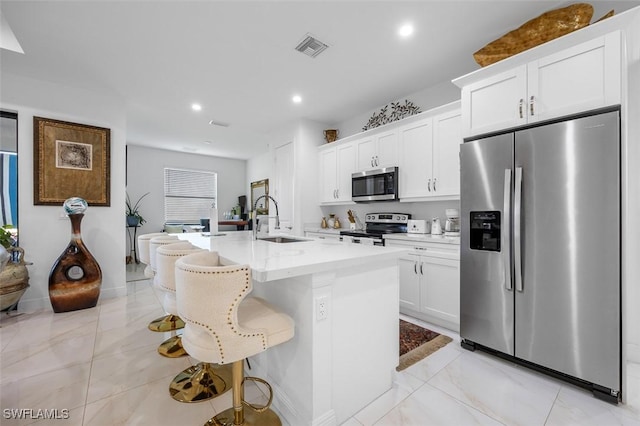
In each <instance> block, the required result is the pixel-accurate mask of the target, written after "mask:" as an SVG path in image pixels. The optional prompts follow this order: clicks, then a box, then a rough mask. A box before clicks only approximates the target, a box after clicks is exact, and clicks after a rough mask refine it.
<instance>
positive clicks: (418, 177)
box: [398, 117, 433, 199]
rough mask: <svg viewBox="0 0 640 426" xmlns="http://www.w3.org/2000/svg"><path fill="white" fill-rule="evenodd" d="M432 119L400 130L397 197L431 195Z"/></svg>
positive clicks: (429, 118) (428, 118)
mask: <svg viewBox="0 0 640 426" xmlns="http://www.w3.org/2000/svg"><path fill="white" fill-rule="evenodd" d="M432 159H433V119H432V118H431V117H427V118H425V119H423V120H420V121H417V122H415V123H411V124H409V125H407V126H403V127H401V128H400V167H399V169H398V173H399V177H398V186H399V188H398V190H399V196H400V198H401V199H403V198H411V197H425V196H429V195H430V194H431V179H432V176H433V165H432V164H433V161H432Z"/></svg>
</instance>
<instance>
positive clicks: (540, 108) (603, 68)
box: [462, 31, 621, 137]
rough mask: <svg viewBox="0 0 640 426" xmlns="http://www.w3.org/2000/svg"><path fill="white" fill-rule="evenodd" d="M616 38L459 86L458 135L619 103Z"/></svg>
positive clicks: (608, 37)
mask: <svg viewBox="0 0 640 426" xmlns="http://www.w3.org/2000/svg"><path fill="white" fill-rule="evenodd" d="M620 39H621V36H620V32H619V31H615V32H612V33H609V34H606V35H604V36H601V37H597V38H594V39H592V40H589V41H586V42H583V43H580V44H576V45H574V46H572V47H569V48H566V49H563V50H561V51H559V52H557V53H554V54H550V55H547V56H544V57H541V58H538V59H536V60H533V61H529V62H527V63H525V64H520V65H515V64H514V66H513V68H511V69H508V70H506V71H502V72H500V73H498V74H494V75H491V76H487V77H485V78H482V79H480V80H477V81H474V82H469V83H467V84H465V85H464V86H463V87H462V111H463V136H465V137H466V136H473V135H478V134H482V133H488V132H493V131H499V130H503V129H507V128H510V127H516V126H520V125H523V124H527V123H534V122H536V121H541V120H548V119H550V118H555V117H562V116H564V115H569V114H572V113H579V112H582V111H587V110H590V109H594V108H599V107H604V106H608V105H615V104H618V103H620V101H621V87H620V81H621V75H620V72H621V68H620V48H621V47H620ZM514 59H515V58H514ZM507 60H509V59H507ZM483 75H484V74H483Z"/></svg>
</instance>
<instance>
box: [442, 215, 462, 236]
mask: <svg viewBox="0 0 640 426" xmlns="http://www.w3.org/2000/svg"><path fill="white" fill-rule="evenodd" d="M445 214H446V215H447V221H446V222H445V224H444V235H445V236H447V237H459V236H460V213H458V209H446V210H445Z"/></svg>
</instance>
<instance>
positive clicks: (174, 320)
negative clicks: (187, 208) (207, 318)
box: [149, 233, 184, 333]
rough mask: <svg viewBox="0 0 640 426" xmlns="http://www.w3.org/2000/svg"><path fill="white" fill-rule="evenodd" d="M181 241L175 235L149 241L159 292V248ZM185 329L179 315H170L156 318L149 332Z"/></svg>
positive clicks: (152, 268) (154, 276) (154, 281)
mask: <svg viewBox="0 0 640 426" xmlns="http://www.w3.org/2000/svg"><path fill="white" fill-rule="evenodd" d="M179 241H180V239H179V238H178V237H177V236H175V235H167V234H165V233H163V234H162V235H159V236H157V237H153V238H151V239H150V240H149V265H150V266H151V270H152V271H153V286H154V287H156V288H157V289H159V290H162V289H160V288H159V287H158V284H157V280H156V271H157V265H156V257H157V254H156V253H157V250H158V247H161V246H164V245H167V244H171V243H176V242H179ZM181 328H184V321H182V320H181V319H180V317H178V316H177V315H174V314H170V313H168V314H167V315H165V316H162V317H160V318H156V319H154V320H153V321H151V322H150V323H149V330H151V331H158V332H162V333H164V332H167V331H172V330H179V329H181Z"/></svg>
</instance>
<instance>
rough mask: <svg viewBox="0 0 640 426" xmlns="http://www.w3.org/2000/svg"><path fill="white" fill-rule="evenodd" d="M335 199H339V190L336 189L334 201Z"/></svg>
mask: <svg viewBox="0 0 640 426" xmlns="http://www.w3.org/2000/svg"><path fill="white" fill-rule="evenodd" d="M337 198H340V190H339V189H336V199H337Z"/></svg>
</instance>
